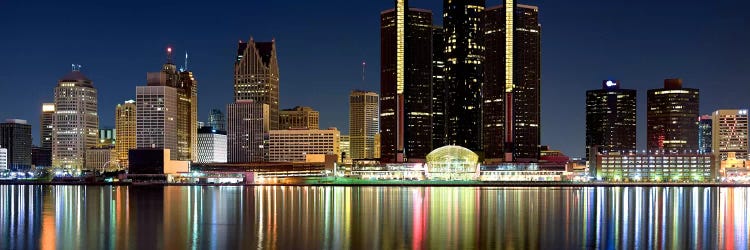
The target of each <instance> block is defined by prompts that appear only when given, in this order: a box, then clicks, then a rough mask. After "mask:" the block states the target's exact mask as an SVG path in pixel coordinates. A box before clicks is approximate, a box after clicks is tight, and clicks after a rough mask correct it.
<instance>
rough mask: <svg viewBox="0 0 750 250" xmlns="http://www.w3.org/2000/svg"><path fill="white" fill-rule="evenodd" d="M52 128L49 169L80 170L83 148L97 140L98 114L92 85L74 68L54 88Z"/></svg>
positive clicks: (95, 142)
mask: <svg viewBox="0 0 750 250" xmlns="http://www.w3.org/2000/svg"><path fill="white" fill-rule="evenodd" d="M53 127H54V133H53V136H52V137H53V139H52V141H53V144H52V166H53V167H63V168H72V169H81V168H83V167H84V161H85V160H86V158H85V155H86V149H88V148H90V147H93V146H95V145H96V144H97V142H98V140H99V138H98V137H97V134H98V132H99V115H98V113H97V92H96V89H95V88H94V83H93V82H92V81H91V80H89V78H88V77H86V76H85V75H84V74H83V73H81V72H80V71H79V70H78V69H77V68H74V70H73V71H72V72H70V73H68V74H67V75H65V76H63V77H62V78H61V79H60V81H58V84H57V87H56V88H55V116H54V122H53Z"/></svg>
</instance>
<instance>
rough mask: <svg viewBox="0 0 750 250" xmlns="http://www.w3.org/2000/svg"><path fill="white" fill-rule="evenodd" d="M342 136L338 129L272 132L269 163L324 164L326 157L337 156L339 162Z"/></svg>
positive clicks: (270, 133)
mask: <svg viewBox="0 0 750 250" xmlns="http://www.w3.org/2000/svg"><path fill="white" fill-rule="evenodd" d="M340 136H341V133H340V132H339V131H338V130H337V129H336V128H329V129H323V130H321V129H288V130H271V131H270V132H269V136H268V138H269V139H268V145H269V161H271V162H308V161H319V162H324V161H325V155H335V156H336V158H337V160H336V161H338V159H339V157H340V156H341V149H340V148H339V147H340V146H341V145H340ZM315 158H318V159H315Z"/></svg>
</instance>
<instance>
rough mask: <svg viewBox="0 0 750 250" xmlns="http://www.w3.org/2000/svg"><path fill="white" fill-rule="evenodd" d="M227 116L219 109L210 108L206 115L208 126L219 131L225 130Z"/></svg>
mask: <svg viewBox="0 0 750 250" xmlns="http://www.w3.org/2000/svg"><path fill="white" fill-rule="evenodd" d="M226 122H227V118H226V117H225V116H224V113H222V112H221V110H219V109H212V110H211V113H210V114H209V115H208V126H209V127H212V128H213V129H216V130H219V131H227V124H226Z"/></svg>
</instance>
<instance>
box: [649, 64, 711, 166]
mask: <svg viewBox="0 0 750 250" xmlns="http://www.w3.org/2000/svg"><path fill="white" fill-rule="evenodd" d="M698 101H699V91H698V89H690V88H683V87H682V80H681V79H666V80H664V88H662V89H651V90H649V91H648V100H647V102H648V109H647V110H646V113H647V121H646V122H647V125H646V127H647V128H646V132H647V134H648V135H647V141H646V146H647V148H648V150H649V151H653V150H660V151H664V152H665V153H682V152H683V151H691V150H692V151H697V150H698V119H697V117H698V110H699V109H698V107H699V106H698Z"/></svg>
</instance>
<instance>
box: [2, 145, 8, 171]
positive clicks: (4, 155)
mask: <svg viewBox="0 0 750 250" xmlns="http://www.w3.org/2000/svg"><path fill="white" fill-rule="evenodd" d="M0 170H8V149H6V148H0Z"/></svg>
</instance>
